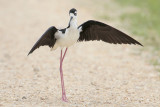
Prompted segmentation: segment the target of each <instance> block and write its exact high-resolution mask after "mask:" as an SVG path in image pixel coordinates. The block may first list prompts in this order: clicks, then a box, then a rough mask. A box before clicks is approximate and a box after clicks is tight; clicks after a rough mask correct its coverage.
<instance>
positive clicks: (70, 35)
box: [53, 28, 79, 49]
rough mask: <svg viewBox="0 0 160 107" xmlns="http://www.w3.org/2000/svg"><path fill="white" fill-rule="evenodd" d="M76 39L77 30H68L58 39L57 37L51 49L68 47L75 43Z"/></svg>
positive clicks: (77, 35)
mask: <svg viewBox="0 0 160 107" xmlns="http://www.w3.org/2000/svg"><path fill="white" fill-rule="evenodd" d="M78 38H79V30H78V29H77V28H68V29H66V32H65V34H61V35H60V37H58V39H57V41H56V43H55V45H54V47H53V49H56V48H58V47H61V48H64V47H69V46H71V45H73V44H74V43H76V42H77V40H78Z"/></svg>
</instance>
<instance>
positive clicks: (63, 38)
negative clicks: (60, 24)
mask: <svg viewBox="0 0 160 107" xmlns="http://www.w3.org/2000/svg"><path fill="white" fill-rule="evenodd" d="M69 15H70V21H69V25H68V27H67V28H64V29H57V28H56V27H54V26H52V27H50V28H49V29H48V30H47V31H46V32H45V33H44V34H43V35H42V36H41V37H40V39H39V40H38V41H37V42H36V43H35V45H34V46H33V48H32V49H31V50H30V52H29V53H28V55H29V54H31V53H32V52H33V51H34V50H35V49H37V48H39V47H40V46H44V45H48V46H49V47H50V48H51V50H55V49H57V48H58V47H61V56H60V75H61V86H62V100H63V101H67V98H66V93H65V88H64V80H63V71H62V62H63V60H64V57H65V55H66V52H67V49H68V47H69V46H71V45H73V44H74V43H76V42H80V41H90V40H92V41H93V40H102V41H104V42H108V43H113V44H138V45H141V46H143V45H142V44H141V43H139V42H138V41H136V40H135V39H133V38H131V37H130V36H128V35H127V34H125V33H123V32H121V31H119V30H117V29H115V28H113V27H111V26H109V25H107V24H104V23H102V22H98V21H94V20H89V21H87V22H84V23H83V24H82V25H80V26H77V10H76V9H74V8H73V9H71V10H70V11H69ZM64 47H66V50H65V52H64V55H62V49H63V48H64Z"/></svg>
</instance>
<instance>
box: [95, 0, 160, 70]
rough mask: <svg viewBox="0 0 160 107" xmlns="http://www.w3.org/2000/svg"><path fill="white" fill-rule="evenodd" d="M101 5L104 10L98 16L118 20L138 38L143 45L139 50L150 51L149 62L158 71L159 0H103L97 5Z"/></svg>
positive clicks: (159, 51) (159, 39)
mask: <svg viewBox="0 0 160 107" xmlns="http://www.w3.org/2000/svg"><path fill="white" fill-rule="evenodd" d="M95 2H97V3H98V2H99V1H98V0H95ZM101 6H103V9H104V11H103V12H101V13H100V14H99V18H101V19H103V20H106V21H114V22H116V21H117V22H120V24H119V25H120V26H121V27H122V28H125V30H127V31H128V32H129V34H131V35H132V36H135V37H136V38H139V40H140V42H142V44H143V45H144V48H143V49H142V50H141V51H143V52H147V53H148V52H149V53H150V55H149V62H150V63H151V64H153V65H154V66H155V68H156V69H157V70H158V71H160V67H159V66H160V0H112V1H111V0H103V2H101V3H99V6H97V7H99V8H102V7H101ZM104 12H105V14H104ZM106 12H107V13H106Z"/></svg>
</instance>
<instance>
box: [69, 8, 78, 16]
mask: <svg viewBox="0 0 160 107" xmlns="http://www.w3.org/2000/svg"><path fill="white" fill-rule="evenodd" d="M69 16H70V17H72V18H76V17H77V10H76V9H75V8H72V9H71V10H70V11H69Z"/></svg>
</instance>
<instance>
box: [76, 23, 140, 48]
mask: <svg viewBox="0 0 160 107" xmlns="http://www.w3.org/2000/svg"><path fill="white" fill-rule="evenodd" d="M80 28H81V30H80V31H81V32H80V37H79V39H78V41H90V40H102V41H104V42H108V43H114V44H138V45H141V46H143V45H142V44H141V43H139V42H138V41H136V40H135V39H133V38H132V37H130V36H128V35H127V34H125V33H123V32H121V31H120V30H117V29H115V28H113V27H111V26H109V25H107V24H104V23H102V22H98V21H94V20H89V21H87V22H85V23H83V24H82V25H80V26H79V27H78V29H80Z"/></svg>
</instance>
